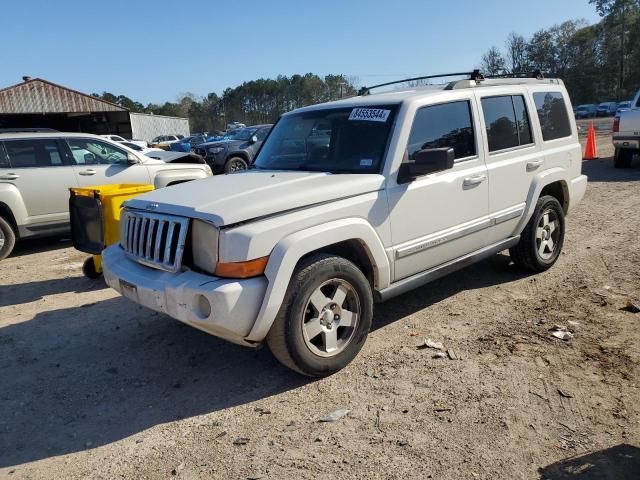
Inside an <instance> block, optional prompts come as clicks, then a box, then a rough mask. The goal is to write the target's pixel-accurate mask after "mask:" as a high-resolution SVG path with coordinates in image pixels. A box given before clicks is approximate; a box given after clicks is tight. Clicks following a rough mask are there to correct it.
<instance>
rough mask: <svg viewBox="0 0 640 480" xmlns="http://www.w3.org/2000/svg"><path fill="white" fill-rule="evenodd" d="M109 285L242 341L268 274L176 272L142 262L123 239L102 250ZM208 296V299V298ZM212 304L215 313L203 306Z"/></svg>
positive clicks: (188, 321) (148, 304)
mask: <svg viewBox="0 0 640 480" xmlns="http://www.w3.org/2000/svg"><path fill="white" fill-rule="evenodd" d="M102 269H103V273H104V279H105V281H106V282H107V284H108V285H109V286H110V287H111V288H113V289H115V290H117V291H118V292H119V293H120V294H122V295H123V296H125V297H127V298H129V299H130V300H133V301H134V302H136V303H138V304H140V305H143V306H145V307H147V308H150V309H152V310H155V311H157V312H162V313H166V314H167V315H170V316H171V317H173V318H175V319H176V320H180V321H181V322H184V323H186V324H189V325H191V326H192V327H195V328H197V329H199V330H203V331H205V332H207V333H210V334H212V335H215V336H217V337H221V338H224V339H226V340H229V341H231V342H234V343H238V344H241V345H250V346H251V345H255V344H253V343H248V342H246V341H245V340H244V338H245V337H246V336H247V335H248V334H249V332H250V331H251V328H252V327H253V324H254V322H255V320H256V318H257V316H258V311H259V310H260V306H261V305H262V300H263V298H264V295H265V292H266V290H267V279H266V278H265V277H255V278H249V279H245V280H233V279H224V278H219V277H213V276H210V275H203V274H201V273H196V272H193V271H190V270H187V271H184V272H178V273H170V272H165V271H162V270H157V269H154V268H150V267H145V266H143V265H140V264H138V263H136V262H134V261H132V260H130V259H129V258H127V257H126V255H125V253H124V250H122V248H121V247H120V245H119V244H116V245H113V246H111V247H109V248H107V249H106V250H104V251H103V253H102ZM204 299H206V302H205V301H204ZM206 303H208V305H209V306H210V314H209V315H207V314H206V313H207V309H206V308H204V309H203V308H202V305H203V304H204V305H206Z"/></svg>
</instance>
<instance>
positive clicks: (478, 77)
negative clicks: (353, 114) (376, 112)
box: [358, 69, 545, 96]
mask: <svg viewBox="0 0 640 480" xmlns="http://www.w3.org/2000/svg"><path fill="white" fill-rule="evenodd" d="M462 75H465V76H467V77H468V78H466V79H464V80H459V81H455V82H451V83H450V84H449V85H447V87H446V89H447V90H453V89H454V88H456V86H457V85H458V84H459V82H465V83H468V82H475V83H476V85H479V84H480V82H482V81H484V80H491V79H508V78H532V79H536V80H544V78H545V77H544V74H543V73H542V72H541V71H540V70H535V71H534V72H514V73H505V74H501V75H483V74H482V72H480V70H478V69H476V70H473V71H472V72H458V73H444V74H441V75H427V76H424V77H414V78H405V79H404V80H396V81H393V82H386V83H380V84H378V85H373V86H371V87H362V88H361V89H360V90H359V91H358V96H365V95H369V94H370V93H371V90H373V89H374V88H380V87H387V86H389V85H396V84H398V83H405V82H415V81H417V80H430V79H433V78H446V77H459V76H462ZM458 88H460V87H459V86H458Z"/></svg>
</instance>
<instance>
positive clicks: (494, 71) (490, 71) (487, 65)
mask: <svg viewBox="0 0 640 480" xmlns="http://www.w3.org/2000/svg"><path fill="white" fill-rule="evenodd" d="M480 68H481V70H482V72H483V73H485V74H486V75H501V74H503V73H504V72H505V61H504V57H503V56H502V53H500V50H498V47H491V48H490V49H489V50H488V51H487V53H485V54H484V55H482V61H481V62H480Z"/></svg>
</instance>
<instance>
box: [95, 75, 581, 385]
mask: <svg viewBox="0 0 640 480" xmlns="http://www.w3.org/2000/svg"><path fill="white" fill-rule="evenodd" d="M571 112H572V109H571V103H570V101H569V97H568V95H567V92H566V90H565V88H564V86H563V84H562V82H561V81H559V80H554V79H547V80H545V79H533V78H531V79H529V78H527V79H524V78H521V79H503V80H497V79H496V80H488V79H487V80H484V79H483V77H482V76H481V75H478V74H477V73H476V72H474V74H473V76H472V77H471V79H470V80H460V81H455V82H451V83H449V84H447V85H439V86H427V87H419V88H413V89H410V90H404V91H393V92H390V93H382V94H370V93H369V91H368V90H366V89H365V90H364V91H362V93H361V94H360V95H359V96H357V97H355V98H350V99H346V100H341V101H337V102H331V103H325V104H322V105H314V106H310V107H306V108H301V109H299V110H295V111H292V112H289V113H287V114H285V115H283V116H282V117H281V118H280V120H279V121H278V123H277V124H276V125H275V126H274V128H273V130H272V131H271V133H270V134H269V136H268V137H267V139H266V140H265V143H264V144H263V146H262V148H261V150H260V151H259V152H258V154H257V157H256V160H255V165H254V168H252V169H251V170H248V171H246V172H243V173H237V174H230V175H221V176H216V177H213V178H210V179H207V180H205V181H201V182H197V183H195V184H193V185H185V186H177V187H175V188H172V189H166V190H159V191H156V192H151V193H149V194H146V195H144V196H141V197H138V198H136V199H133V200H131V201H129V202H127V204H126V211H125V212H124V215H123V222H122V235H121V241H120V245H116V246H113V247H110V248H109V249H107V250H106V251H105V253H104V260H103V267H104V275H105V279H106V281H107V283H108V284H109V285H110V286H111V287H113V288H114V289H116V290H118V291H119V292H121V293H122V294H123V295H124V296H126V297H128V298H130V299H132V300H133V301H134V302H137V303H139V304H141V305H144V306H146V307H149V308H151V309H153V310H157V311H159V312H164V313H167V314H169V315H171V316H172V317H174V318H176V319H178V320H180V321H182V322H185V323H187V324H189V325H192V326H194V327H196V328H198V329H200V330H204V331H205V332H209V333H211V334H213V335H217V336H219V337H222V338H225V339H227V340H230V341H232V342H236V343H239V344H242V345H247V346H256V345H260V344H261V343H263V342H265V341H266V343H267V344H268V345H269V347H270V348H271V351H272V352H273V353H274V354H275V356H276V357H277V358H278V359H279V360H280V361H281V362H282V363H284V364H285V365H287V366H288V367H290V368H292V369H294V370H296V371H298V372H300V373H302V374H305V375H311V376H323V375H328V374H331V373H333V372H335V371H337V370H339V369H341V368H343V367H344V366H345V365H347V364H348V363H349V362H350V361H351V360H352V359H353V358H354V357H355V356H356V355H357V353H358V352H359V350H360V349H361V348H362V346H363V344H364V342H365V339H366V337H367V333H368V332H369V329H370V326H371V322H372V317H373V314H374V302H376V301H383V300H386V299H388V298H391V297H393V296H396V295H399V294H401V293H404V292H407V291H409V290H411V289H413V288H415V287H418V286H420V285H424V284H425V283H427V282H429V281H432V280H435V279H437V278H439V277H441V276H442V275H444V274H446V273H448V272H451V271H453V270H455V269H458V268H460V267H463V266H465V265H468V264H470V263H471V262H474V261H477V260H480V259H482V258H485V257H487V256H489V255H493V254H495V253H497V252H500V251H502V250H505V249H509V251H510V253H511V256H512V258H513V261H514V262H515V263H516V264H517V265H519V266H521V267H523V268H525V269H527V270H530V271H533V272H541V271H543V270H546V269H548V268H549V267H551V266H552V265H553V264H554V263H555V261H556V260H557V258H558V255H559V254H560V251H561V249H562V243H563V239H564V229H565V215H566V214H567V212H569V210H570V209H572V208H573V207H574V205H575V204H576V203H577V202H579V201H580V199H581V198H582V197H583V195H584V193H585V189H586V185H587V178H586V177H585V176H584V175H581V164H582V160H581V149H580V144H579V142H578V132H577V129H576V125H575V121H574V120H573V115H572V114H571Z"/></svg>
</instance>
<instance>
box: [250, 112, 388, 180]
mask: <svg viewBox="0 0 640 480" xmlns="http://www.w3.org/2000/svg"><path fill="white" fill-rule="evenodd" d="M396 110H397V105H383V106H367V107H366V108H353V107H349V108H332V109H323V110H312V111H309V112H301V113H297V114H292V115H286V116H284V117H282V118H281V119H280V121H279V122H278V123H277V124H276V126H275V127H274V128H273V130H272V132H271V134H270V135H269V137H268V139H267V140H266V142H265V144H264V145H263V146H262V150H260V153H259V154H258V157H257V158H256V161H255V166H256V168H261V169H272V170H308V171H321V172H335V173H376V172H378V171H379V169H380V165H381V164H382V161H383V158H384V154H385V150H386V146H387V140H388V138H389V134H390V132H391V126H392V125H393V121H394V118H395V115H396Z"/></svg>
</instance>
